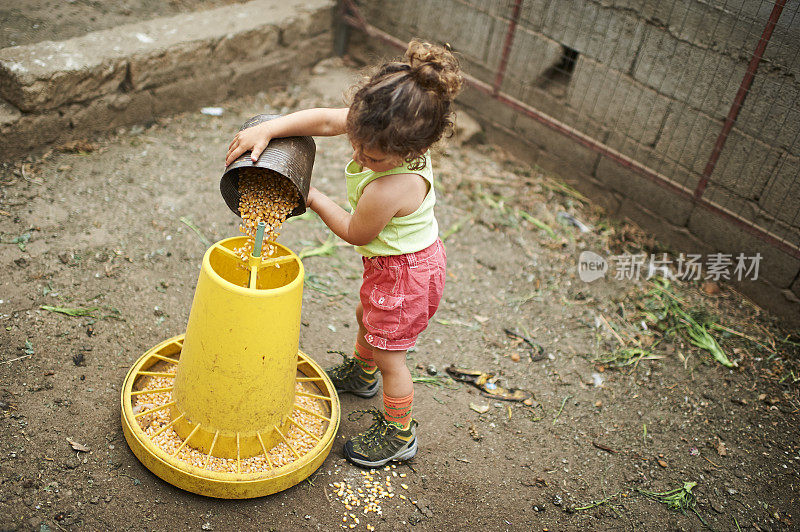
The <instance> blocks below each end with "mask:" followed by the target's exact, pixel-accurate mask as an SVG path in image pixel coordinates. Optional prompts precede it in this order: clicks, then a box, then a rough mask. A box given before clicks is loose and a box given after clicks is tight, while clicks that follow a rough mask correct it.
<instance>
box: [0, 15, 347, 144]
mask: <svg viewBox="0 0 800 532" xmlns="http://www.w3.org/2000/svg"><path fill="white" fill-rule="evenodd" d="M334 4H335V2H334V1H333V0H283V1H278V0H254V1H252V2H249V3H247V4H243V5H237V6H235V7H234V8H232V7H231V6H227V7H224V8H219V9H213V10H209V11H203V12H197V13H190V14H184V15H180V16H176V17H166V18H161V19H155V20H151V21H147V22H142V23H137V24H129V25H125V26H120V27H117V28H114V29H111V30H104V31H98V32H94V33H90V34H88V35H84V36H82V37H78V38H75V39H70V40H67V41H62V42H51V41H47V42H41V43H36V44H32V45H28V46H14V47H11V48H6V49H3V50H0V97H2V98H3V99H4V100H5V101H3V100H0V135H2V137H3V139H4V142H3V144H2V145H1V146H0V160H8V159H11V158H14V157H18V156H20V155H23V154H24V153H25V152H26V151H27V150H28V149H34V148H36V147H41V146H42V144H47V143H52V142H59V141H63V140H65V139H68V138H77V137H81V136H86V135H89V134H92V133H95V132H98V131H103V130H107V129H112V128H113V127H117V126H119V125H124V124H131V123H136V122H146V121H149V120H152V119H153V118H154V117H157V116H162V115H165V114H172V113H175V112H180V111H183V110H187V108H188V107H187V105H188V106H191V107H197V106H199V105H202V104H203V103H213V102H214V101H218V100H219V99H221V98H225V97H227V96H232V95H240V94H243V93H245V92H247V91H245V90H244V87H247V88H248V89H250V90H253V91H257V90H264V89H265V88H268V87H270V86H276V85H278V84H281V83H282V82H283V81H284V80H285V79H286V78H285V77H284V75H288V74H289V73H291V72H292V71H295V70H297V69H301V68H307V67H310V66H311V65H312V64H313V63H314V62H316V61H318V60H319V59H321V58H323V57H327V56H328V55H330V54H331V38H332V37H331V27H332V16H333V7H334ZM318 47H320V48H319V49H318ZM269 74H277V75H275V76H272V77H271V76H270V75H269ZM247 76H254V79H248V78H247ZM236 81H238V82H245V83H244V84H242V83H236ZM170 95H172V96H170ZM41 129H51V131H49V132H46V131H41Z"/></svg>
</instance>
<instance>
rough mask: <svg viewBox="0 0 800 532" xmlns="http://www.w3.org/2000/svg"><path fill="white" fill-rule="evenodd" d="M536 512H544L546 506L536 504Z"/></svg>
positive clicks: (534, 509)
mask: <svg viewBox="0 0 800 532" xmlns="http://www.w3.org/2000/svg"><path fill="white" fill-rule="evenodd" d="M533 511H534V512H544V504H534V505H533Z"/></svg>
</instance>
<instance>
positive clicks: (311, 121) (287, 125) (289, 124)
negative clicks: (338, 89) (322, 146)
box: [225, 107, 349, 166]
mask: <svg viewBox="0 0 800 532" xmlns="http://www.w3.org/2000/svg"><path fill="white" fill-rule="evenodd" d="M348 111H349V109H348V108H346V107H345V108H343V109H326V108H317V109H305V110H303V111H297V112H295V113H291V114H288V115H284V116H281V117H278V118H273V119H272V120H267V121H266V122H261V123H260V124H258V125H257V126H253V127H249V128H247V129H245V130H242V131H239V132H238V133H237V134H236V136H235V137H233V140H232V141H231V143H230V146H228V153H227V154H226V155H225V165H226V166H227V165H229V164H231V163H232V162H233V161H235V160H236V159H237V158H238V157H239V156H240V155H241V154H243V153H244V152H246V151H247V150H252V153H251V155H250V157H251V158H252V159H253V161H257V160H258V157H259V156H260V155H261V152H263V151H264V148H266V147H267V144H269V141H270V140H272V139H274V138H278V137H293V136H303V135H310V136H316V137H330V136H334V135H341V134H343V133H344V132H345V124H346V122H347V112H348Z"/></svg>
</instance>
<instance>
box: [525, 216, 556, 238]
mask: <svg viewBox="0 0 800 532" xmlns="http://www.w3.org/2000/svg"><path fill="white" fill-rule="evenodd" d="M519 215H520V217H521V218H523V219H524V220H528V221H529V222H530V223H532V224H533V225H535V226H536V227H538V228H539V229H541V230H542V231H544V232H545V233H547V236H549V237H550V238H552V239H555V238H556V232H555V231H553V228H552V227H550V226H549V225H547V224H546V223H544V222H543V221H541V220H540V219H538V218H535V217H533V216H531V215H530V214H528V213H527V212H525V211H523V210H520V211H519Z"/></svg>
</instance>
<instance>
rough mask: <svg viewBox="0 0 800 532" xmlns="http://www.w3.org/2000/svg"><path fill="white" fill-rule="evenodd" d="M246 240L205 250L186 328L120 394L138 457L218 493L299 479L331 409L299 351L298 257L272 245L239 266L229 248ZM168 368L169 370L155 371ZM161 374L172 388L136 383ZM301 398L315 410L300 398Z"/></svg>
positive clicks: (334, 418) (307, 470) (310, 467)
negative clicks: (302, 439)
mask: <svg viewBox="0 0 800 532" xmlns="http://www.w3.org/2000/svg"><path fill="white" fill-rule="evenodd" d="M245 238H246V237H235V238H229V239H227V240H223V241H222V242H218V243H217V244H215V245H213V246H212V247H211V248H210V249H209V250H208V251H207V252H206V253H205V255H204V257H203V263H202V267H201V270H200V276H199V279H198V282H197V288H196V289H195V294H194V300H193V302H192V308H191V311H190V313H189V321H188V324H187V327H186V334H185V335H182V336H180V337H176V338H173V339H170V340H167V341H166V342H162V343H161V344H159V345H158V346H156V347H155V348H153V349H151V350H150V351H148V352H147V353H146V354H145V355H144V356H143V357H142V358H140V359H139V361H138V362H137V363H136V364H135V365H134V367H133V368H131V370H130V372H129V373H128V376H127V377H126V379H125V385H124V386H123V391H122V421H123V428H124V429H125V430H124V432H125V437H126V439H127V441H128V443H129V445H130V447H131V449H132V450H133V451H134V453H135V454H136V456H137V457H138V458H139V459H140V460H141V461H142V462H143V463H144V464H145V465H146V466H147V467H148V468H149V469H150V470H151V471H153V472H154V473H156V474H157V475H159V476H160V477H161V478H163V479H164V480H167V481H168V482H170V483H172V484H174V485H176V486H178V487H181V488H184V489H187V490H189V491H193V492H195V493H200V494H202V495H210V496H214V497H223V498H245V497H255V496H260V495H266V494H269V493H274V492H276V491H280V490H282V489H285V488H287V487H289V486H292V485H294V484H296V483H297V482H300V481H301V480H303V479H305V478H307V477H308V475H310V474H311V473H312V472H313V471H314V470H316V469H317V467H319V465H321V464H322V462H323V461H324V459H325V457H326V456H327V455H328V453H329V452H330V447H331V444H332V442H333V436H334V435H335V432H336V429H337V428H338V424H339V416H340V409H339V402H338V398H337V396H336V393H335V391H334V388H333V386H332V384H331V382H330V380H329V379H328V377H327V375H326V374H325V372H324V371H323V370H322V369H321V368H319V366H317V365H316V363H314V362H313V361H312V360H311V359H310V358H308V357H307V356H306V355H305V354H303V353H302V352H300V351H299V349H298V347H299V336H300V310H301V303H302V291H303V278H304V270H303V265H302V263H301V262H300V259H299V258H298V257H297V255H295V254H294V253H292V252H291V251H290V250H289V249H287V248H285V247H283V246H280V245H278V244H274V243H273V245H274V246H275V249H276V252H275V253H274V254H273V255H272V256H271V257H269V258H267V259H265V260H262V259H261V258H260V257H258V258H256V257H252V258H251V260H250V261H249V262H248V263H245V262H242V260H241V259H240V258H239V257H238V255H236V254H235V253H234V252H233V249H235V248H237V247H240V246H241V245H242V244H243V243H244V240H245ZM165 364H166V365H173V366H176V370H175V371H173V372H164V371H153V370H152V369H153V367H157V365H160V366H163V365H165ZM173 369H174V368H173ZM166 375H171V378H172V386H171V387H164V388H152V387H151V388H150V389H145V388H143V384H144V383H145V382H147V381H145V379H147V378H156V377H159V378H167V377H165V376H166ZM298 389H299V390H301V391H299V392H298V391H296V390H298ZM168 392H169V393H170V394H171V395H170V397H169V400H168V401H166V402H164V403H163V404H161V405H156V406H154V405H152V404H149V403H145V404H146V409H144V410H143V409H141V408H139V409H138V410H137V408H136V407H137V406H139V405H141V404H142V402H143V401H144V400H145V398H146V397H147V396H148V394H154V395H155V394H165V393H168ZM301 398H302V399H303V400H305V401H316V402H317V403H319V407H318V408H317V409H316V410H310V409H309V408H308V404H306V406H305V407H303V406H300V405H299V404H298V399H301ZM162 411H163V412H162ZM157 412H162V413H161V416H162V417H165V419H164V420H163V426H161V427H159V428H158V430H155V431H154V430H153V427H152V426H145V427H143V425H146V424H145V423H142V422H140V419H141V418H143V417H144V416H152V415H155V414H156V413H157ZM298 412H303V414H302V415H313V416H315V418H314V419H315V422H317V423H319V422H320V421H321V424H322V426H323V427H324V430H321V431H319V432H318V434H316V435H315V434H314V433H313V431H311V430H309V427H307V426H305V425H304V424H303V423H302V422H300V421H298ZM167 413H168V417H167V416H165V414H167ZM145 429H147V430H148V432H145ZM166 430H174V431H175V433H176V434H177V435H178V436H179V437H180V440H182V442H183V443H182V444H181V445H180V446H179V448H177V449H175V450H170V452H167V451H165V450H164V449H162V448H161V447H160V446H159V445H158V444H157V443H156V442H154V441H153V440H154V439H155V438H156V437H157V436H158V435H159V434H161V433H163V432H164V431H166ZM292 431H300V432H302V433H303V434H306V435H308V436H309V437H312V438H313V441H314V443H315V445H313V447H312V448H311V449H308V450H306V451H305V452H300V451H298V450H297V449H295V448H294V447H293V446H292V445H291V437H290V435H291V433H292ZM277 445H285V446H286V447H288V450H290V451H291V453H292V455H293V460H291V461H290V462H289V463H288V464H280V463H273V462H275V459H274V458H273V459H272V460H270V458H269V456H270V452H271V450H272V449H273V448H274V447H276V446H277ZM186 446H188V447H190V448H191V449H193V450H194V451H196V452H197V453H200V454H201V455H202V456H203V457H204V458H205V465H204V464H197V463H189V462H187V461H186V460H182V459H181V458H180V456H182V455H180V454H179V453H180V452H181V450H182V449H183V448H184V447H186ZM184 454H185V453H184ZM252 457H263V461H265V462H266V463H267V464H268V466H269V467H268V468H267V470H266V471H262V472H255V473H254V472H252V470H250V469H248V467H249V466H248V465H247V460H248V459H249V458H252ZM212 458H217V459H224V460H223V461H225V460H227V462H225V463H227V464H229V467H230V468H233V470H234V471H235V472H230V471H229V472H218V471H213V470H212V469H210V468H208V464H210V463H212ZM243 464H244V465H243ZM243 471H248V472H243Z"/></svg>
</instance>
